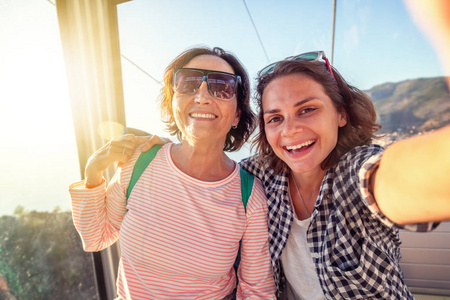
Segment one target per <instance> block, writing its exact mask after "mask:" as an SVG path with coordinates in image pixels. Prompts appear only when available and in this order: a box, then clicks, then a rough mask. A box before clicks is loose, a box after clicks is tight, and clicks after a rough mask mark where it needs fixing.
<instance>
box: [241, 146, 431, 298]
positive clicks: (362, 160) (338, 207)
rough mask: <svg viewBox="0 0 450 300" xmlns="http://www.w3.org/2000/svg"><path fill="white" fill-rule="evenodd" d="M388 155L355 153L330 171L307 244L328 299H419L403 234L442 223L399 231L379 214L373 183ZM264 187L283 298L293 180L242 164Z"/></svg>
mask: <svg viewBox="0 0 450 300" xmlns="http://www.w3.org/2000/svg"><path fill="white" fill-rule="evenodd" d="M383 151H384V149H383V148H382V147H381V146H378V145H365V146H360V147H356V148H353V149H352V150H350V151H349V152H347V153H346V154H345V155H343V156H342V157H341V159H340V161H339V163H338V164H337V165H336V166H335V167H333V168H330V169H329V170H327V172H326V173H325V176H324V179H323V181H322V184H321V187H320V191H319V195H318V198H317V201H316V204H315V208H314V211H313V213H312V218H311V223H310V225H309V228H308V233H307V242H308V245H309V249H310V252H311V255H312V258H313V262H314V264H315V267H316V271H317V276H318V277H319V281H320V285H321V287H322V291H323V293H324V295H325V296H326V298H327V299H369V298H370V299H414V298H413V296H412V295H411V293H410V292H409V290H408V288H407V287H406V285H405V283H404V281H403V273H402V271H401V269H400V266H399V261H400V258H401V254H400V248H399V246H400V244H401V241H400V238H399V228H402V229H407V230H412V231H429V230H432V229H434V228H435V227H436V226H437V225H438V223H437V224H436V223H426V224H425V223H424V224H414V225H403V226H401V225H396V224H394V223H392V222H391V221H390V220H389V219H387V218H386V217H385V216H384V215H383V214H382V213H381V212H380V210H379V209H378V207H377V205H376V202H375V201H374V199H373V197H372V196H371V194H370V193H369V191H368V179H369V176H370V174H371V172H372V171H373V170H375V169H376V168H377V166H378V161H379V159H380V158H381V155H382V153H383ZM241 165H242V167H243V168H244V169H245V170H247V171H249V172H250V173H252V174H254V175H255V176H257V177H258V178H259V179H261V181H262V182H263V185H264V189H265V192H266V196H267V204H268V206H269V211H268V214H269V215H268V217H269V218H268V226H269V250H270V254H271V259H272V267H273V270H274V279H275V283H276V285H277V290H278V295H279V297H282V294H283V290H284V283H285V280H286V279H285V277H284V274H283V271H282V268H281V262H280V257H281V252H282V251H283V249H284V247H285V246H286V242H287V240H288V236H289V231H290V229H291V224H292V221H293V212H292V209H291V205H290V202H289V187H288V178H289V174H276V173H275V171H274V170H273V169H272V168H271V167H270V166H269V165H268V164H267V163H266V162H265V161H264V160H259V159H258V156H252V157H249V158H247V159H245V160H243V161H242V162H241Z"/></svg>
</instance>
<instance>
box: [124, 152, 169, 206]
mask: <svg viewBox="0 0 450 300" xmlns="http://www.w3.org/2000/svg"><path fill="white" fill-rule="evenodd" d="M161 147H162V145H155V146H153V147H152V148H151V149H150V150H148V151H147V152H142V153H141V155H139V158H138V159H137V161H136V164H135V165H134V168H133V173H131V179H130V184H129V185H128V189H127V204H128V198H129V197H130V194H131V191H132V190H133V187H134V185H135V184H136V182H137V181H138V180H139V177H141V175H142V173H143V172H144V171H145V169H147V166H148V165H149V164H150V162H151V161H152V160H153V159H154V158H155V156H156V152H158V150H159V149H161Z"/></svg>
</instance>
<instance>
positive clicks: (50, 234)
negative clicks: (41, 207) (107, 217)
mask: <svg viewBox="0 0 450 300" xmlns="http://www.w3.org/2000/svg"><path fill="white" fill-rule="evenodd" d="M14 214H15V216H2V217H0V298H1V299H3V298H4V299H27V300H28V299H30V300H34V299H97V290H96V287H95V280H94V271H93V264H92V256H91V254H90V253H86V252H84V251H83V249H82V245H81V240H80V238H79V236H78V233H77V232H76V230H75V228H74V226H73V223H72V215H71V213H70V212H61V209H60V208H55V209H54V211H53V212H36V211H30V212H28V211H26V210H25V209H24V208H23V207H21V206H18V207H17V208H16V210H15V212H14ZM2 281H3V285H2ZM5 285H6V287H5ZM2 290H3V291H2ZM6 294H8V296H4V295H6ZM5 297H6V298H5Z"/></svg>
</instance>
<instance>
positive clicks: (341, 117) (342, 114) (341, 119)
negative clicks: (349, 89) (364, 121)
mask: <svg viewBox="0 0 450 300" xmlns="http://www.w3.org/2000/svg"><path fill="white" fill-rule="evenodd" d="M338 118H339V120H338V126H339V127H344V126H345V125H347V113H346V112H345V109H342V110H341V111H340V112H339V113H338Z"/></svg>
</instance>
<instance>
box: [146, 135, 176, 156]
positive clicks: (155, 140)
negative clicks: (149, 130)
mask: <svg viewBox="0 0 450 300" xmlns="http://www.w3.org/2000/svg"><path fill="white" fill-rule="evenodd" d="M143 138H145V137H143ZM170 142H171V140H170V139H167V138H163V137H159V136H157V135H152V136H151V137H150V138H148V139H147V141H146V142H145V143H144V144H143V145H142V151H143V152H147V151H148V150H150V148H152V147H153V146H154V145H164V144H167V143H170Z"/></svg>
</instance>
